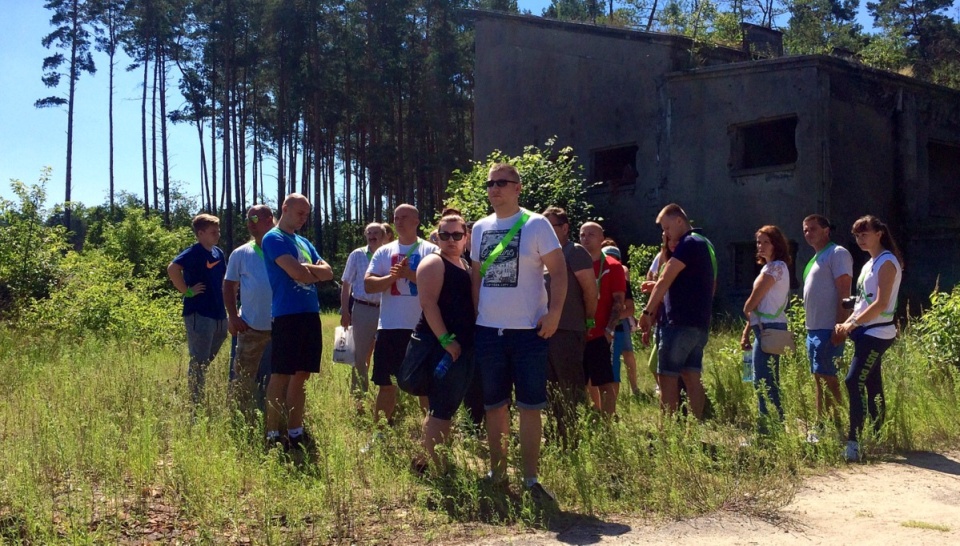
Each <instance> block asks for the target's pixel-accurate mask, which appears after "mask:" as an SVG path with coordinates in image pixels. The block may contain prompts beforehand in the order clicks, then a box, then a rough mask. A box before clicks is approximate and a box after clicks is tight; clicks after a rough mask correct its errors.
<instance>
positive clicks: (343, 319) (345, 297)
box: [340, 281, 353, 328]
mask: <svg viewBox="0 0 960 546" xmlns="http://www.w3.org/2000/svg"><path fill="white" fill-rule="evenodd" d="M351 286H352V285H351V284H350V283H349V282H347V281H343V284H342V285H340V326H343V327H344V328H346V327H347V326H350V323H351V322H352V321H353V317H352V316H351V314H350V294H351V292H352V289H351Z"/></svg>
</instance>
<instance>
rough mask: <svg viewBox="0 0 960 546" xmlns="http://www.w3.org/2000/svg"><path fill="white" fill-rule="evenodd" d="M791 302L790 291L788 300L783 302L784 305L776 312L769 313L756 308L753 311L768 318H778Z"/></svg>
mask: <svg viewBox="0 0 960 546" xmlns="http://www.w3.org/2000/svg"><path fill="white" fill-rule="evenodd" d="M788 303H790V292H787V301H785V302H783V305H781V306H780V309H777V310H776V311H775V312H773V313H770V314H767V313H761V312H760V310H759V309H754V310H753V312H754V313H756V315H757V316H758V317H760V318H765V319H767V320H776V318H777V317H779V316H780V313H782V312H783V310H784V309H786V308H787V304H788Z"/></svg>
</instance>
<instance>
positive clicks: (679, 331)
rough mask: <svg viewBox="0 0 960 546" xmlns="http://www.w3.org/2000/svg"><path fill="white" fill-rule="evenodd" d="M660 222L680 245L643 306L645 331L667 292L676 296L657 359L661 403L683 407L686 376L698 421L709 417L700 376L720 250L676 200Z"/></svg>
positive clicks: (667, 303)
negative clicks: (705, 414)
mask: <svg viewBox="0 0 960 546" xmlns="http://www.w3.org/2000/svg"><path fill="white" fill-rule="evenodd" d="M657 223H658V224H660V227H661V228H662V229H663V233H664V234H665V235H666V236H667V240H668V241H679V243H678V244H677V248H676V249H675V250H674V251H673V257H672V258H670V260H669V261H668V262H667V265H666V267H665V268H664V270H663V273H662V274H661V275H660V279H659V280H657V284H656V285H654V288H653V292H652V293H651V294H650V299H649V301H648V302H647V306H646V307H645V308H644V309H643V315H642V316H641V317H640V329H641V330H642V331H644V332H648V331H650V326H651V325H652V324H653V318H654V317H653V312H652V311H651V309H656V308H657V307H658V306H659V305H660V303H661V302H664V296H665V295H667V294H668V293H669V294H670V297H669V298H667V299H666V301H665V302H664V303H665V306H666V323H665V324H664V326H663V329H662V332H661V337H660V346H659V355H658V362H657V376H658V380H659V384H660V407H661V408H662V409H663V410H665V411H667V412H668V413H673V412H675V411H676V410H677V407H678V406H679V404H680V390H679V386H678V385H679V382H678V378H680V377H682V378H683V383H684V385H686V387H687V394H688V395H689V397H690V411H692V412H693V414H694V415H695V416H696V417H697V419H703V407H704V405H705V403H706V394H705V392H704V390H703V383H702V382H701V380H700V375H701V373H702V371H703V348H704V346H706V344H707V335H708V334H709V332H710V315H711V313H712V311H713V293H714V290H715V288H716V280H717V258H716V253H715V252H714V250H713V244H712V243H710V241H709V240H707V238H706V237H704V236H703V235H700V234H699V233H695V232H694V231H693V228H692V227H691V226H690V220H689V219H688V218H687V213H686V212H684V211H683V209H682V208H680V205H677V204H673V203H671V204H669V205H667V206H666V207H664V208H663V210H661V211H660V214H659V215H657Z"/></svg>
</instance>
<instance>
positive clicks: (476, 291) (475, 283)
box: [470, 262, 483, 315]
mask: <svg viewBox="0 0 960 546" xmlns="http://www.w3.org/2000/svg"><path fill="white" fill-rule="evenodd" d="M470 280H471V281H472V282H471V288H472V290H473V313H474V314H475V315H479V314H480V283H482V282H483V279H482V278H480V267H479V265H478V262H473V267H471V268H470Z"/></svg>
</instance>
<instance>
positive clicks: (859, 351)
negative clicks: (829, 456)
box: [836, 215, 903, 461]
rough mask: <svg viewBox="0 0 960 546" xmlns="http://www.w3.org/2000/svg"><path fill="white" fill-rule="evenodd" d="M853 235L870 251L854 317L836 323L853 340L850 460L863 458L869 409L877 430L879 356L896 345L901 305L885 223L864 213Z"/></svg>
mask: <svg viewBox="0 0 960 546" xmlns="http://www.w3.org/2000/svg"><path fill="white" fill-rule="evenodd" d="M853 235H854V236H855V237H856V238H857V245H858V246H859V247H860V249H861V250H863V251H865V252H868V253H869V254H870V260H868V261H867V263H865V264H863V268H862V269H861V270H860V276H859V277H858V279H857V301H856V304H854V307H853V313H852V314H851V315H850V318H849V319H847V321H846V322H844V323H842V324H838V325H837V326H836V332H837V334H839V335H842V336H845V337H846V336H849V337H850V339H852V340H853V347H854V354H853V360H852V361H851V362H850V373H848V374H847V379H846V384H847V394H849V396H850V434H849V438H848V440H847V449H846V452H845V453H844V456H845V457H846V459H847V460H848V461H857V460H859V459H860V443H859V438H860V435H861V434H862V433H863V426H864V420H865V414H868V415H869V416H870V420H871V421H872V422H873V428H874V431H875V432H879V431H880V427H881V425H883V418H884V397H883V380H882V378H881V375H880V359H881V357H882V356H883V353H884V352H885V351H886V350H887V349H888V348H890V346H891V345H893V341H894V339H895V338H896V337H897V327H896V325H895V324H894V320H893V315H894V313H895V312H896V310H897V296H898V295H899V292H900V279H901V276H902V271H903V270H902V267H903V266H902V264H903V259H902V257H901V254H900V249H899V248H898V247H897V243H896V242H895V241H894V240H893V236H892V235H891V234H890V229H889V228H887V226H886V224H884V223H883V222H881V221H880V219H878V218H876V217H875V216H869V215H868V216H863V217H861V218H860V219H859V220H857V221H856V222H854V223H853Z"/></svg>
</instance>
